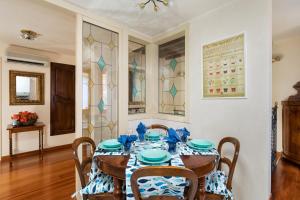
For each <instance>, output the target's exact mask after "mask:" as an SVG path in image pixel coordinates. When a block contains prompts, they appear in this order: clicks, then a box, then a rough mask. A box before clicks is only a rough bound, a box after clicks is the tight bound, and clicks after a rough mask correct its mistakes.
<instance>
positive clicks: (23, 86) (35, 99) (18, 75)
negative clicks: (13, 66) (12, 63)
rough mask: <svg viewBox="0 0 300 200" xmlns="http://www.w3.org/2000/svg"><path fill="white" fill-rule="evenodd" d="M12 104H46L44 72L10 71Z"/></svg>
mask: <svg viewBox="0 0 300 200" xmlns="http://www.w3.org/2000/svg"><path fill="white" fill-rule="evenodd" d="M9 92H10V95H9V96H10V105H42V104H44V74H42V73H35V72H23V71H12V70H10V71H9Z"/></svg>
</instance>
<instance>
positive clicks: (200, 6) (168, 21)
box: [64, 0, 233, 36]
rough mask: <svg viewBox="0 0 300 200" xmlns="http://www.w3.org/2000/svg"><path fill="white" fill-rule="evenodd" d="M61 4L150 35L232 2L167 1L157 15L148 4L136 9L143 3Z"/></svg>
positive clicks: (75, 0)
mask: <svg viewBox="0 0 300 200" xmlns="http://www.w3.org/2000/svg"><path fill="white" fill-rule="evenodd" d="M64 1H67V2H69V3H72V4H74V5H77V6H80V7H82V8H84V9H86V10H89V11H91V12H93V13H95V14H97V15H100V16H103V17H107V18H109V19H112V20H114V21H117V22H119V23H121V24H125V25H127V26H129V27H130V28H132V29H134V30H136V31H138V32H141V33H144V34H146V35H149V36H154V35H157V34H159V33H162V32H164V31H166V30H168V29H170V28H173V27H175V26H178V25H180V24H182V23H184V22H186V21H188V20H189V19H191V18H193V17H196V16H199V15H202V14H205V13H207V12H209V11H211V10H213V9H216V8H218V7H221V6H224V5H225V4H228V3H230V2H232V1H233V0H170V5H169V7H165V6H163V5H162V4H160V5H159V7H160V10H159V11H158V12H155V11H154V10H153V4H152V3H149V4H148V5H147V7H146V8H145V9H144V10H141V9H140V8H139V7H138V5H137V4H138V3H141V2H146V1H147V0H64Z"/></svg>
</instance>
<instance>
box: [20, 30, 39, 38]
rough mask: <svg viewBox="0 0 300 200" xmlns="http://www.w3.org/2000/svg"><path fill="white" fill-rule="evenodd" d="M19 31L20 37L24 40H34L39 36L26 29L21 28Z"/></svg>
mask: <svg viewBox="0 0 300 200" xmlns="http://www.w3.org/2000/svg"><path fill="white" fill-rule="evenodd" d="M20 32H21V38H22V39H24V40H35V39H36V38H37V37H39V36H41V34H39V33H37V32H34V31H32V30H27V29H22V30H21V31H20Z"/></svg>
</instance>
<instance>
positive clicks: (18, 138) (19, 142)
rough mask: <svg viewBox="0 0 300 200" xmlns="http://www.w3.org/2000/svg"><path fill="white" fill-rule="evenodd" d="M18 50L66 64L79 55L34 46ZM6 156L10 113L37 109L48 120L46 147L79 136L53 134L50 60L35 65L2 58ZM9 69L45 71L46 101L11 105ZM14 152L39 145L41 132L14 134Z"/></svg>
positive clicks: (42, 117) (61, 143)
mask: <svg viewBox="0 0 300 200" xmlns="http://www.w3.org/2000/svg"><path fill="white" fill-rule="evenodd" d="M15 51H17V52H18V53H26V55H35V56H43V57H45V58H48V60H49V61H51V62H59V63H65V64H74V63H75V57H74V56H72V55H59V54H55V53H47V52H43V51H39V52H37V51H35V50H30V49H26V48H24V49H20V48H18V50H15ZM2 63H3V67H2V83H3V84H2V94H1V99H2V108H3V110H2V120H1V121H2V124H3V126H2V133H3V134H2V156H6V155H8V154H9V142H8V141H9V140H8V134H7V131H6V126H7V124H9V123H11V119H10V116H11V115H12V114H14V113H18V112H19V111H24V110H27V111H31V112H36V113H37V114H38V116H39V121H42V122H44V123H45V124H46V129H45V134H44V148H47V147H54V146H59V145H64V144H70V143H72V142H73V140H74V138H75V134H74V133H72V134H65V135H59V136H50V67H49V63H48V64H47V66H46V67H41V66H34V65H28V64H16V63H9V62H6V61H5V60H4V61H3V62H2ZM9 70H20V71H31V72H40V73H44V74H45V104H44V105H28V106H9V84H8V83H9ZM13 146H14V148H13V152H14V153H21V152H26V151H32V150H37V149H38V133H37V132H36V133H18V134H14V139H13Z"/></svg>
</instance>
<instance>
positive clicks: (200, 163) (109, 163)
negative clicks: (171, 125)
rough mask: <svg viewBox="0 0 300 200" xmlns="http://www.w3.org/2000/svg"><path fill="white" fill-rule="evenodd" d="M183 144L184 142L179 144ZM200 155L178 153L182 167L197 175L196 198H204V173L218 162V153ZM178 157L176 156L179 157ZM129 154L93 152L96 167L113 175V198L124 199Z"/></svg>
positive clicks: (200, 199) (210, 170) (208, 171)
mask: <svg viewBox="0 0 300 200" xmlns="http://www.w3.org/2000/svg"><path fill="white" fill-rule="evenodd" d="M182 145H185V144H181V146H182ZM185 148H186V147H185ZM215 152H216V154H215V155H214V154H211V155H210V154H208V155H202V154H200V153H190V154H188V155H183V154H180V155H178V156H179V157H180V159H181V160H182V163H183V165H184V167H186V168H188V169H191V170H192V171H194V173H195V174H196V175H197V176H198V177H199V179H198V190H197V195H196V198H197V199H198V200H202V199H203V200H204V199H205V175H208V174H209V173H210V172H212V171H213V170H214V169H215V167H216V166H217V163H218V157H219V155H218V153H217V151H216V150H215ZM179 157H178V158H179ZM130 158H131V157H130V154H123V153H122V155H118V154H105V155H102V154H101V153H100V154H99V153H95V154H94V162H95V164H96V167H97V168H99V170H101V171H102V172H103V173H105V174H107V175H110V176H112V177H113V184H114V191H113V195H114V198H115V199H124V198H125V196H124V194H123V187H122V186H123V184H124V182H125V180H126V168H127V166H128V162H129V160H130Z"/></svg>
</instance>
